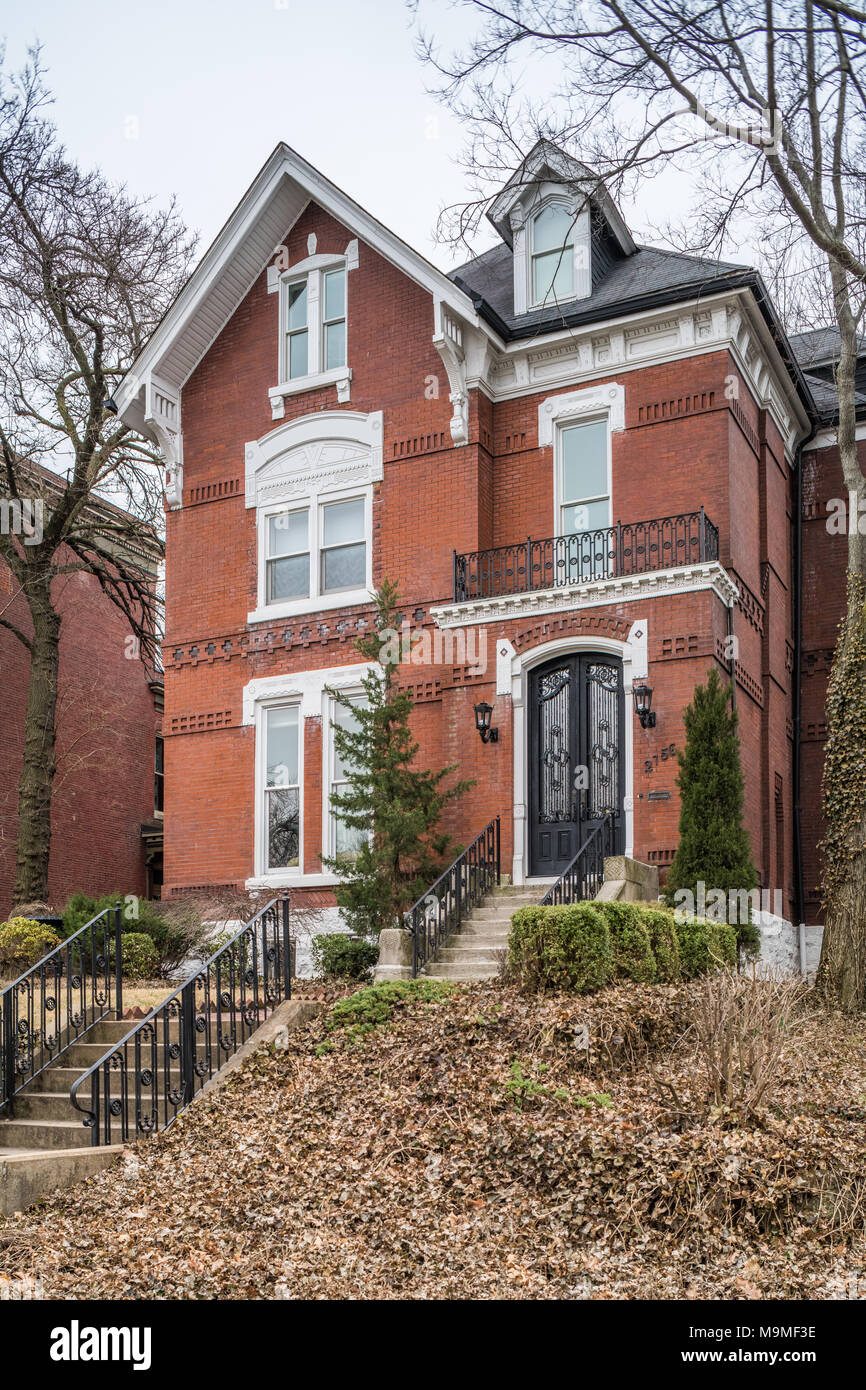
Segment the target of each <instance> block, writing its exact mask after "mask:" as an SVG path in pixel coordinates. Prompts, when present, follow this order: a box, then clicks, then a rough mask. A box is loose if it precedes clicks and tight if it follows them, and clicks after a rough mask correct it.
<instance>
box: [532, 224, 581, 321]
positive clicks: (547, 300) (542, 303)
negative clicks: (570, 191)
mask: <svg viewBox="0 0 866 1390" xmlns="http://www.w3.org/2000/svg"><path fill="white" fill-rule="evenodd" d="M554 207H558V208H562V210H563V212H564V213H565V214H566V216H567V217H568V220H569V232H568V235H569V236H570V237H571V278H572V289H571V294H569V295H567V296H566V297H565V298H564V299H560V298H558V296H557V295H555V294H554V293H553V291H552V290H549V291H548V293H547V294H546V295H544V296H543V297H542V298H541V299H536V297H535V275H534V274H533V271H534V267H535V258H536V254H538V255H545V256H547V255H551V254H553V253H552V252H550V251H544V252H538V253H536V250H535V224H536V222H537V221H538V219H539V217H541V216H542V215H543V214H544V213H545V212H547V211H548V209H549V208H554ZM579 221H580V219H579V218H578V217H575V213H574V207H573V206H572V204H571V203H568V202H566V200H565V199H564V198H548V199H547V200H546V201H545V202H544V203H543V204H542V205H541V207H540V208H533V210H532V215H531V216H530V218H529V248H528V257H527V259H528V262H529V267H528V268H529V304H530V305H531V306H532V308H534V309H540V308H551V307H553V308H555V307H556V305H557V304H570V303H571V301H572V300H573V299H575V298H577V297H578V296H577V290H578V274H577V247H578V223H579ZM567 251H568V244H567V243H566V245H565V247H564V249H563V261H564V260H565V255H566V253H567Z"/></svg>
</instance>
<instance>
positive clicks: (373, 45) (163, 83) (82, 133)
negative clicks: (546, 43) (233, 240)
mask: <svg viewBox="0 0 866 1390" xmlns="http://www.w3.org/2000/svg"><path fill="white" fill-rule="evenodd" d="M442 13H443V24H445V25H447V27H448V29H449V31H450V32H454V31H455V24H456V23H457V19H456V17H455V15H454V12H453V11H450V10H449V9H448V7H447V6H446V5H445V4H443V5H442ZM0 32H2V33H4V34H5V37H6V44H7V64H8V65H9V66H12V67H16V68H17V67H19V66H21V64H22V62H23V60H24V57H25V54H26V49H27V45H28V44H30V43H32V42H34V41H35V40H37V39H38V40H39V41H40V42H41V43H42V44H43V46H44V47H43V61H44V62H45V64H46V66H47V68H48V69H49V71H48V81H49V83H50V85H51V87H52V89H53V91H54V94H55V97H56V102H55V108H54V119H55V120H56V123H57V125H58V128H59V130H60V132H61V135H62V138H63V140H64V142H65V143H66V145H67V147H68V148H69V150H70V152H71V153H72V154H74V155H75V156H76V157H77V158H78V159H79V160H81V162H82V163H84V164H90V163H93V164H97V165H99V166H101V167H102V168H103V169H104V170H105V171H106V172H107V173H108V174H109V175H110V176H112V177H116V178H120V179H124V180H125V181H126V182H127V183H128V184H129V186H130V188H132V189H133V190H134V191H135V192H137V193H142V194H155V195H156V196H157V197H158V198H160V199H164V198H165V197H167V196H168V195H170V194H172V193H176V194H177V196H178V199H179V202H180V206H181V209H182V212H183V214H184V217H185V219H186V221H187V223H188V224H189V225H190V226H191V227H195V228H197V229H198V230H199V231H200V232H201V234H202V238H203V244H204V245H206V244H207V243H208V242H209V241H210V240H211V239H212V238H213V237H214V235H215V234H216V232H217V231H218V230H219V228H220V227H221V226H222V223H223V222H224V221H225V219H226V217H227V216H228V214H229V212H230V211H231V209H232V208H233V206H234V205H235V203H236V202H237V200H238V198H239V197H240V196H241V194H242V193H243V191H244V190H245V188H246V187H247V185H248V184H249V183H250V182H251V180H252V178H253V176H254V174H255V173H256V172H257V170H258V169H259V168H260V166H261V165H262V164H263V163H264V161H265V159H266V158H267V156H268V155H269V154H270V152H271V150H272V149H273V147H274V145H276V144H277V142H278V141H279V140H285V141H286V142H287V143H288V144H290V145H292V146H293V147H294V148H295V149H296V150H298V152H299V153H300V154H302V155H303V156H304V157H305V158H306V159H308V160H309V161H310V163H312V164H314V165H315V166H316V167H317V168H319V169H321V171H322V172H323V173H324V174H325V176H326V177H327V178H329V179H331V180H332V181H333V182H334V183H336V184H338V185H339V186H340V187H341V188H343V189H345V191H346V192H347V193H349V194H351V195H352V197H354V198H355V199H356V200H357V201H358V202H360V203H361V204H363V206H364V207H366V208H367V209H368V210H369V211H370V212H371V213H373V215H374V216H376V217H378V218H379V219H380V221H382V222H385V223H386V224H387V225H388V226H390V227H392V228H393V229H394V230H395V231H396V232H398V233H399V235H400V236H402V237H403V238H404V239H405V240H406V241H408V242H409V243H410V244H411V245H413V246H415V247H416V248H417V249H418V250H419V251H421V252H423V253H424V254H425V255H427V256H429V257H430V258H431V259H433V260H435V261H436V262H437V264H439V265H442V266H445V267H447V266H448V265H449V264H450V263H451V261H452V259H453V258H452V257H451V256H450V254H449V253H448V252H447V251H446V250H444V249H442V248H436V246H435V245H434V241H433V225H434V223H435V220H436V215H437V212H438V210H439V206H440V204H441V203H442V202H443V201H446V200H447V201H453V200H456V199H458V198H460V197H461V196H462V194H463V192H464V188H465V184H464V180H463V177H462V175H461V172H460V170H459V169H458V168H457V167H456V166H455V164H454V159H455V156H456V155H457V152H458V150H459V147H460V144H461V135H460V131H459V129H458V127H457V126H456V123H455V122H454V121H453V120H451V119H449V117H448V116H447V114H445V113H444V112H443V111H442V110H441V109H440V108H439V107H438V106H437V104H436V102H435V101H434V100H433V99H432V98H431V97H428V96H427V95H426V94H425V90H424V87H425V74H424V71H423V69H422V67H421V64H420V63H419V62H418V60H417V59H416V57H415V55H414V53H413V48H412V33H411V31H410V28H409V21H408V16H407V12H406V9H405V6H404V4H403V3H402V0H372V3H370V0H367V2H366V3H365V2H364V0H317V2H316V0H312V2H311V0H207V3H205V0H173V3H169V0H148V3H146V4H142V5H133V4H118V3H117V0H111V3H109V0H75V3H70V0H26V2H25V3H20V4H19V5H18V7H17V9H16V11H15V12H14V13H12V12H10V10H9V8H8V7H7V12H6V15H5V17H4V19H3V21H2V30H0Z"/></svg>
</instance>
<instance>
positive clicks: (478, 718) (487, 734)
mask: <svg viewBox="0 0 866 1390" xmlns="http://www.w3.org/2000/svg"><path fill="white" fill-rule="evenodd" d="M492 714H493V706H492V705H488V704H487V701H486V700H482V701H481V704H480V705H476V706H475V727H476V729H477V730H478V732H479V734H480V735H481V742H482V743H498V742H499V730H498V729H491V727H490V718H491V715H492Z"/></svg>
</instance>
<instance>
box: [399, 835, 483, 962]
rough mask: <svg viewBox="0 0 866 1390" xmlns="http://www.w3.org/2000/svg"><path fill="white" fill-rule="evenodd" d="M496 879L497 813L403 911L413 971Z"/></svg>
mask: <svg viewBox="0 0 866 1390" xmlns="http://www.w3.org/2000/svg"><path fill="white" fill-rule="evenodd" d="M499 880H500V844H499V817H498V816H496V818H495V819H494V820H492V821H490V822H489V823H488V824H487V825H485V827H484V829H483V830H482V831H481V834H480V835H476V836H475V839H474V840H473V841H472V843H471V845H467V846H466V849H465V850H464V851H463V853H462V854H460V855H458V856H457V858H456V859H455V860H454V863H453V864H449V866H448V868H447V869H446V870H445V872H444V873H443V874H440V876H439V877H438V878H437V880H436V882H435V883H434V884H433V886H432V887H431V888H428V890H427V892H426V893H425V894H424V896H423V897H421V898H419V899H418V901H417V902H416V903H413V905H412V906H411V907H410V908H409V910H408V912H406V913H405V914H404V918H403V920H404V922H405V924H406V928H407V930H408V931H410V932H411V933H412V974H413V975H417V974H418V971H419V970H421V969H422V968H423V967H424V966H425V965H426V964H427V962H428V961H429V960H431V959H432V957H433V956H434V955H435V954H436V952H437V951H438V950H439V948H440V946H442V945H443V944H444V943H445V941H447V939H448V937H449V936H450V935H451V933H452V932H454V931H456V930H457V928H458V927H459V926H460V923H461V922H462V921H463V918H464V917H465V915H466V913H467V912H471V910H472V908H473V907H477V905H478V903H480V901H481V899H482V898H483V897H484V896H485V894H487V893H489V892H490V889H491V888H492V887H493V884H494V883H497V884H498V883H499Z"/></svg>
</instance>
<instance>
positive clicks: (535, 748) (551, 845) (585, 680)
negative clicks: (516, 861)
mask: <svg viewBox="0 0 866 1390" xmlns="http://www.w3.org/2000/svg"><path fill="white" fill-rule="evenodd" d="M529 712H530V717H529V872H530V874H531V875H532V876H533V877H537V878H555V877H557V876H558V875H559V874H561V873H562V872H563V870H564V869H566V868H567V867H568V865H569V864H570V863H571V861H572V859H573V858H574V856H575V854H576V853H577V851H578V850H579V849H580V846H581V845H582V844H583V842H584V840H585V839H586V837H587V835H589V833H590V831H591V830H592V829H593V828H594V827H595V826H596V825H598V824H599V822H600V820H601V819H602V817H603V816H605V815H607V814H610V813H611V812H612V813H613V814H614V816H615V843H616V847H617V849H619V848H620V845H621V840H622V830H623V825H622V807H623V776H624V759H623V755H622V748H623V738H624V722H625V717H624V702H623V689H622V667H621V665H620V663H619V661H617V660H616V659H615V658H613V657H609V656H593V655H590V654H582V655H580V656H564V657H560V658H558V659H557V660H555V661H550V662H548V663H547V664H546V665H545V666H539V667H537V668H536V669H535V670H534V671H532V672H530V680H529Z"/></svg>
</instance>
